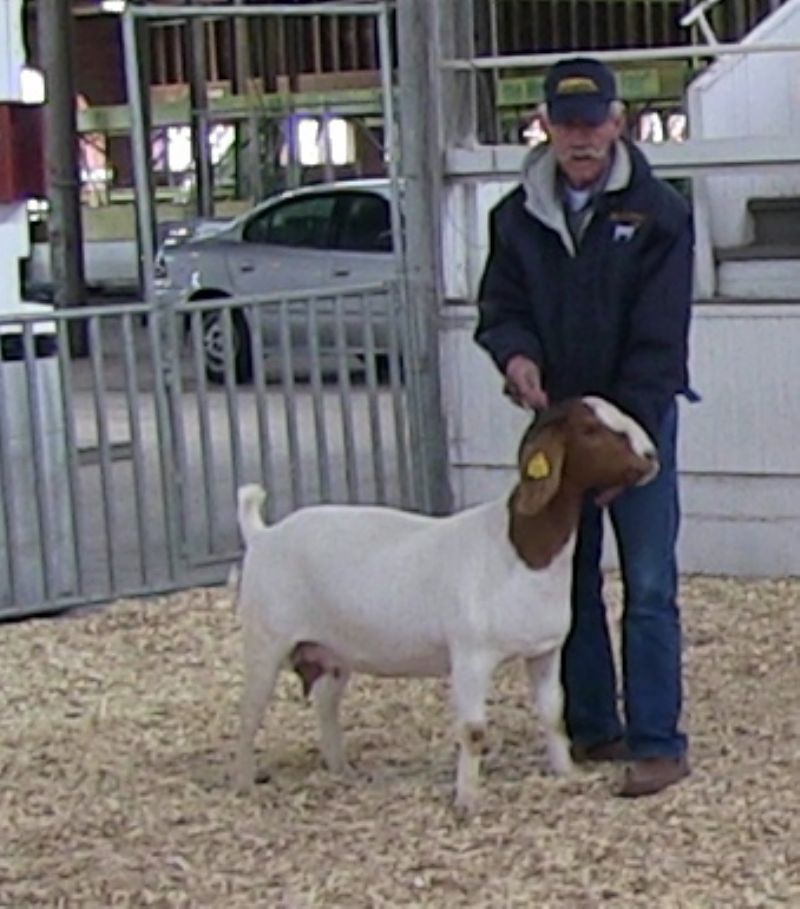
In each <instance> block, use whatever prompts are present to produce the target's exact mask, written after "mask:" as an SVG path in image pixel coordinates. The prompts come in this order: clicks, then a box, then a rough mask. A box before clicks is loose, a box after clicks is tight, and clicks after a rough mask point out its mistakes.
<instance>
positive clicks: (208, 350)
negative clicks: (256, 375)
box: [203, 310, 253, 385]
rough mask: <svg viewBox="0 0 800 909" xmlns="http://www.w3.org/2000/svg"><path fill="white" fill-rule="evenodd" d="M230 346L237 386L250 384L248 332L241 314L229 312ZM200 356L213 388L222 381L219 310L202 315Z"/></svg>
mask: <svg viewBox="0 0 800 909" xmlns="http://www.w3.org/2000/svg"><path fill="white" fill-rule="evenodd" d="M231 346H232V348H233V376H234V379H235V381H236V382H237V383H239V384H243V383H245V382H250V381H251V380H252V378H253V353H252V350H251V347H250V331H249V328H248V325H247V321H246V320H245V318H244V316H243V315H242V314H241V313H240V312H231ZM203 356H204V360H205V367H206V378H207V379H208V381H209V382H212V383H213V384H214V385H222V384H223V383H224V382H225V329H224V322H223V316H222V310H210V311H209V312H206V313H204V314H203Z"/></svg>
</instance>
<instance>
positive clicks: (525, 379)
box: [503, 354, 549, 410]
mask: <svg viewBox="0 0 800 909" xmlns="http://www.w3.org/2000/svg"><path fill="white" fill-rule="evenodd" d="M503 392H504V393H505V394H507V395H508V396H509V398H511V400H512V401H513V402H514V403H515V404H518V405H519V406H520V407H529V408H530V409H531V410H543V409H544V408H545V407H547V406H548V403H549V402H548V400H547V392H546V391H545V390H544V389H543V388H542V374H541V371H540V370H539V367H538V366H537V365H536V364H535V363H534V362H533V360H531V359H529V358H528V357H526V356H524V355H523V354H516V356H513V357H512V358H511V359H510V360H509V361H508V363H507V364H506V384H505V387H504V388H503Z"/></svg>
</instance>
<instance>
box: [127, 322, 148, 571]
mask: <svg viewBox="0 0 800 909" xmlns="http://www.w3.org/2000/svg"><path fill="white" fill-rule="evenodd" d="M122 343H123V348H122V355H123V363H124V369H125V400H126V403H127V405H128V431H129V432H130V437H131V475H132V479H133V495H134V503H135V511H136V532H137V539H138V542H139V577H140V578H141V579H142V582H143V583H145V584H147V583H149V582H150V581H151V580H152V572H151V571H150V563H149V553H150V530H149V528H150V522H149V520H148V518H147V490H146V478H145V460H144V445H143V442H142V408H141V399H140V397H139V373H138V367H137V365H136V341H135V337H134V333H133V325H132V318H131V314H130V313H124V314H123V316H122Z"/></svg>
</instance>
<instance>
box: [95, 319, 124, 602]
mask: <svg viewBox="0 0 800 909" xmlns="http://www.w3.org/2000/svg"><path fill="white" fill-rule="evenodd" d="M89 351H90V357H91V367H92V386H93V387H92V392H93V398H94V411H95V426H96V428H97V454H98V466H99V468H100V489H101V493H102V497H103V502H102V505H103V509H102V510H103V526H104V528H105V540H104V542H105V552H106V560H107V561H106V568H107V574H108V583H109V587H110V592H112V593H113V592H115V591H116V590H117V573H116V565H115V560H114V537H115V532H116V526H117V525H116V499H115V497H114V480H113V477H112V470H113V465H112V462H111V443H110V440H109V436H108V399H107V397H106V382H105V376H104V375H103V335H102V332H101V330H100V316H90V317H89Z"/></svg>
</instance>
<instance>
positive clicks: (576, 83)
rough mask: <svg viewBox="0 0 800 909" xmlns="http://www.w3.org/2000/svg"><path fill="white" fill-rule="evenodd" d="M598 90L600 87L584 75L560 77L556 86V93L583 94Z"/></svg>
mask: <svg viewBox="0 0 800 909" xmlns="http://www.w3.org/2000/svg"><path fill="white" fill-rule="evenodd" d="M599 91H600V88H599V86H598V85H597V83H596V82H595V81H594V79H589V78H587V77H586V76H570V77H569V78H568V79H562V80H561V81H560V82H559V83H558V85H557V86H556V94H557V95H584V94H587V93H592V92H599Z"/></svg>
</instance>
